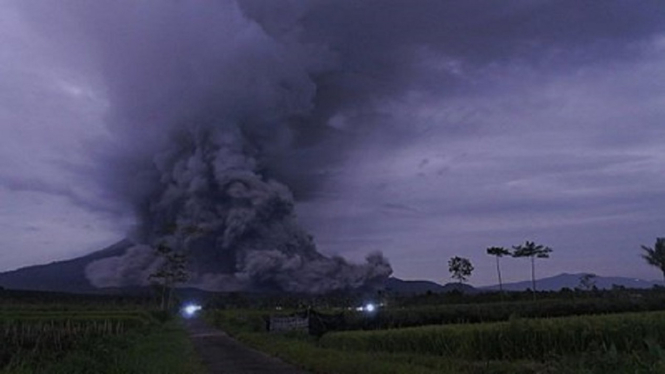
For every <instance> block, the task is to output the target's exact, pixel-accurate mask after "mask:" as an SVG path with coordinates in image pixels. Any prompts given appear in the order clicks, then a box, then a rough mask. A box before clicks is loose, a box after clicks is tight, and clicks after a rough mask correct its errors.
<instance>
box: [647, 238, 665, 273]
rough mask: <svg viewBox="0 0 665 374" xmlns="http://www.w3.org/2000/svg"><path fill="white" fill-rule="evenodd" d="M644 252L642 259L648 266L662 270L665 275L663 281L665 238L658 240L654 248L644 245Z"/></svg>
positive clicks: (664, 271)
mask: <svg viewBox="0 0 665 374" xmlns="http://www.w3.org/2000/svg"><path fill="white" fill-rule="evenodd" d="M642 251H644V253H642V258H643V259H644V260H645V261H646V262H647V264H649V265H652V266H655V267H657V268H658V269H660V271H661V272H662V273H663V279H665V238H656V244H655V245H654V246H653V248H650V247H647V246H645V245H643V246H642Z"/></svg>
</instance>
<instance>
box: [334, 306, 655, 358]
mask: <svg viewBox="0 0 665 374" xmlns="http://www.w3.org/2000/svg"><path fill="white" fill-rule="evenodd" d="M647 340H648V341H652V342H654V343H657V344H665V312H651V313H626V314H618V315H606V316H584V317H565V318H550V319H531V320H529V319H517V318H516V319H512V320H511V321H508V322H496V323H484V324H466V325H464V324H461V325H450V326H424V327H413V328H404V329H393V330H381V331H349V332H335V333H330V334H327V335H326V336H324V337H323V338H322V339H321V344H322V346H324V347H326V348H337V349H343V350H352V351H373V352H411V353H419V354H434V355H444V356H449V357H458V358H466V359H473V360H514V359H535V360H542V359H544V358H546V357H547V356H548V355H552V354H555V355H566V354H574V353H577V352H585V351H588V350H590V349H594V348H599V347H615V348H616V349H617V350H618V351H619V352H631V351H638V350H641V349H642V348H644V345H645V341H647Z"/></svg>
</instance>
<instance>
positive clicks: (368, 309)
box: [365, 304, 376, 313]
mask: <svg viewBox="0 0 665 374" xmlns="http://www.w3.org/2000/svg"><path fill="white" fill-rule="evenodd" d="M374 310H376V306H374V304H367V305H365V311H366V312H369V313H372V312H373V311H374Z"/></svg>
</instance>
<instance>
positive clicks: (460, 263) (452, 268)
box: [448, 256, 473, 284]
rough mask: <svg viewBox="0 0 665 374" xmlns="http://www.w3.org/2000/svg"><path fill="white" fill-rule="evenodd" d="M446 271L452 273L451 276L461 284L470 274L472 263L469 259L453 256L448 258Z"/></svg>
mask: <svg viewBox="0 0 665 374" xmlns="http://www.w3.org/2000/svg"><path fill="white" fill-rule="evenodd" d="M448 271H449V272H450V273H451V274H452V276H451V277H452V278H455V279H457V281H458V282H459V283H460V284H461V283H462V282H466V279H467V278H468V277H470V276H471V272H472V271H473V265H471V261H469V259H467V258H463V257H457V256H455V257H452V258H451V259H450V260H448Z"/></svg>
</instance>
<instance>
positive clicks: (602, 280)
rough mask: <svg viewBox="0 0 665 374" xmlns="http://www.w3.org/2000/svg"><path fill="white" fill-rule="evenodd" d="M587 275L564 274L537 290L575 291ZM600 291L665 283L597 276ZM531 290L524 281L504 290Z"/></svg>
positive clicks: (538, 283) (547, 280)
mask: <svg viewBox="0 0 665 374" xmlns="http://www.w3.org/2000/svg"><path fill="white" fill-rule="evenodd" d="M585 274H587V273H577V274H568V273H562V274H559V275H556V276H553V277H549V278H543V279H538V280H536V289H537V290H539V291H558V290H560V289H562V288H566V287H567V288H570V289H575V288H576V287H579V286H580V279H581V278H582V277H583V276H584V275H585ZM593 282H594V283H595V285H596V287H597V288H598V289H611V288H612V287H613V285H617V286H623V287H626V288H652V287H653V286H654V285H661V286H662V285H663V282H658V281H647V280H644V279H638V278H626V277H604V276H600V275H598V276H596V277H595V278H593ZM530 288H531V281H530V280H528V281H522V282H515V283H506V284H504V285H503V289H504V290H506V291H525V290H527V289H530ZM481 289H483V290H498V289H499V285H493V286H489V287H482V288H481Z"/></svg>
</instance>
